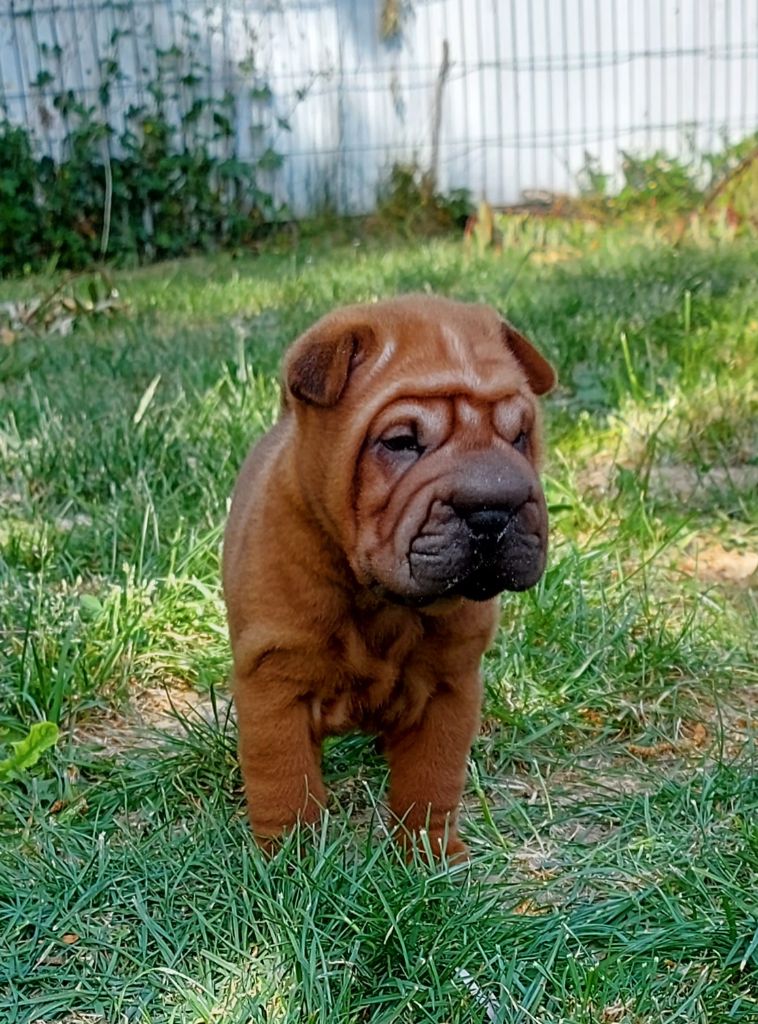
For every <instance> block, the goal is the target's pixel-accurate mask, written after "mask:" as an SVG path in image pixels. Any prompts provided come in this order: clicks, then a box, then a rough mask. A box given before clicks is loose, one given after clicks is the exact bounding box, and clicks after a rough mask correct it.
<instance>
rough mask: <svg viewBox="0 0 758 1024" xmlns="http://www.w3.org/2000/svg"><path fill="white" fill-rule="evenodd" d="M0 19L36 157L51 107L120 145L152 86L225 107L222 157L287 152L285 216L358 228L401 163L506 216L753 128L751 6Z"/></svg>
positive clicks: (319, 5)
mask: <svg viewBox="0 0 758 1024" xmlns="http://www.w3.org/2000/svg"><path fill="white" fill-rule="evenodd" d="M0 3H2V9H0V104H1V105H2V107H3V108H4V110H5V112H6V116H7V117H8V118H9V119H11V120H12V121H14V122H20V123H26V124H27V125H30V126H32V128H33V129H34V132H35V136H36V138H37V140H38V144H39V146H40V147H41V148H43V149H44V150H46V151H48V152H50V153H52V154H56V153H57V152H59V151H60V146H61V141H62V139H63V137H64V135H65V128H66V125H65V123H64V115H63V114H62V113H61V109H60V108H61V105H60V103H58V104H57V105H56V103H55V102H54V101H55V97H56V96H58V97H60V96H61V95H62V94H65V93H67V92H69V91H70V96H69V99H72V98H73V99H75V100H77V101H80V102H83V103H85V104H86V105H89V106H92V107H94V108H95V109H96V110H97V112H98V114H99V115H101V116H102V117H104V118H107V119H108V120H109V121H110V123H111V124H113V125H114V127H115V128H116V129H117V130H118V129H119V128H120V127H121V126H122V125H123V115H124V111H125V110H126V109H127V108H128V107H129V105H130V104H136V103H144V102H146V100H147V101H148V102H149V97H150V92H151V84H154V83H155V80H156V75H157V73H158V71H159V70H160V71H161V74H163V76H164V83H165V82H166V81H168V80H170V81H171V83H173V87H174V89H175V90H176V96H177V97H179V99H181V98H182V97H183V99H184V101H185V107H184V109H187V106H186V101H187V97H188V96H189V98H190V100H191V96H192V95H193V91H194V92H197V93H198V94H201V93H203V92H204V94H205V95H206V96H207V95H211V94H212V95H214V96H216V97H218V98H220V97H222V96H223V95H224V94H225V93H226V94H228V95H229V97H230V100H229V102H230V109H231V110H232V118H233V123H234V136H233V140H232V146H233V149H234V151H235V154H236V155H237V156H239V157H240V158H242V159H250V158H252V157H254V156H256V154H257V155H260V153H261V151H262V148H263V147H265V148H269V147H270V148H272V149H273V150H275V151H276V152H278V153H281V154H282V156H283V157H284V162H283V164H282V166H281V168H280V169H279V170H277V171H276V172H275V173H273V172H272V174H273V180H274V185H275V190H276V193H277V195H278V198H280V199H282V200H286V201H288V202H289V204H290V206H291V207H292V208H293V210H295V211H296V212H298V213H304V212H307V211H309V210H313V209H314V208H316V207H318V206H319V205H322V204H330V205H331V206H333V207H336V208H338V209H340V210H342V211H346V212H358V211H365V210H368V209H370V208H371V207H372V205H373V203H374V201H375V197H376V189H377V184H378V183H379V182H380V181H382V180H384V179H385V178H386V176H387V173H388V171H389V168H390V167H391V165H392V164H393V162H395V161H402V162H410V161H414V160H415V161H417V162H418V163H419V165H420V166H421V167H423V168H429V167H430V166H431V165H436V170H437V173H438V180H439V185H440V187H441V188H443V189H450V188H454V187H466V188H469V189H470V190H471V191H472V193H473V194H474V195H475V196H485V197H486V198H488V199H489V200H490V202H492V203H495V204H507V203H514V202H518V201H519V200H520V199H521V198H522V195H523V192H524V190H529V189H541V190H547V191H550V192H558V193H560V192H572V191H575V190H576V185H577V174H578V173H579V172H580V170H581V168H582V167H583V165H584V164H585V162H586V159H587V156H588V155H589V156H591V157H593V158H596V159H597V161H599V165H600V167H602V168H603V169H604V170H605V171H608V172H614V171H617V170H618V166H619V163H618V161H619V151H620V150H621V149H625V150H628V151H629V150H631V151H633V152H635V153H641V154H645V153H647V154H649V153H651V152H653V151H655V150H659V149H660V150H665V151H667V152H668V153H670V154H680V155H681V154H682V153H684V152H686V153H690V152H700V153H704V152H709V151H713V150H718V149H720V148H722V147H723V145H724V144H725V142H727V141H736V140H737V139H739V138H741V137H743V136H745V135H746V134H747V133H749V132H752V131H754V130H755V129H756V126H758V4H757V3H756V2H755V0H278V2H276V0H270V2H266V0H0ZM104 84H105V85H106V87H105V88H104ZM180 94H181V95H180ZM179 99H177V103H178V102H179ZM190 105H191V103H190ZM227 144H228V143H227Z"/></svg>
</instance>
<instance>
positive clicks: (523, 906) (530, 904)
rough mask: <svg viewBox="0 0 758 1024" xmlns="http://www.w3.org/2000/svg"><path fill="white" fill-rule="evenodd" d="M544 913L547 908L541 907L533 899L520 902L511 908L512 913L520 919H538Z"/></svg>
mask: <svg viewBox="0 0 758 1024" xmlns="http://www.w3.org/2000/svg"><path fill="white" fill-rule="evenodd" d="M546 911H547V907H541V906H540V905H539V903H535V902H534V900H533V899H525V900H522V901H521V902H520V903H519V904H518V905H517V906H515V907H514V908H513V913H514V914H518V915H519V916H520V917H539V915H540V914H544V913H546Z"/></svg>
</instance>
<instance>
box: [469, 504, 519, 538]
mask: <svg viewBox="0 0 758 1024" xmlns="http://www.w3.org/2000/svg"><path fill="white" fill-rule="evenodd" d="M456 511H457V512H458V514H459V515H460V517H461V519H463V521H464V522H465V523H466V526H468V528H469V530H470V531H471V533H472V534H473V535H474V536H475V537H478V538H481V539H482V540H494V539H495V538H497V537H499V536H500V534H502V533H504V532H505V530H506V528H507V526H508V523H509V522H510V521H511V516H512V515H513V510H512V509H505V508H462V509H456Z"/></svg>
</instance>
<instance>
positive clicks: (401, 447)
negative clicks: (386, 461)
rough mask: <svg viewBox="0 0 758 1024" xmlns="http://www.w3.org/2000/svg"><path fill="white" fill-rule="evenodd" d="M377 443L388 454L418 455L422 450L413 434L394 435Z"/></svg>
mask: <svg viewBox="0 0 758 1024" xmlns="http://www.w3.org/2000/svg"><path fill="white" fill-rule="evenodd" d="M379 443H380V444H381V445H382V447H383V448H386V449H387V451H388V452H413V453H414V454H416V455H420V454H421V453H422V452H423V450H424V448H423V446H422V445H420V444H419V442H418V438H417V437H416V435H415V434H396V435H395V436H394V437H383V438H382V439H381V441H380V442H379Z"/></svg>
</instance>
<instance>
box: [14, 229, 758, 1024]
mask: <svg viewBox="0 0 758 1024" xmlns="http://www.w3.org/2000/svg"><path fill="white" fill-rule="evenodd" d="M756 266H758V242H756V241H755V240H752V241H750V240H739V239H738V240H727V239H721V240H719V239H716V240H711V241H707V240H701V241H700V242H699V243H698V244H694V243H688V244H684V245H680V246H678V247H675V246H671V245H669V244H668V243H666V241H665V240H664V239H663V238H662V237H661V236H659V235H657V234H656V233H655V232H653V231H652V230H651V231H643V230H639V231H637V232H634V231H632V230H630V229H608V230H602V231H601V230H600V229H597V230H594V231H591V230H589V229H579V228H572V227H568V226H566V227H561V226H560V225H556V226H553V227H551V228H549V229H548V230H547V231H542V230H540V231H537V230H535V231H534V232H531V231H530V230H529V229H526V230H524V231H523V232H522V233H521V235H519V236H518V237H515V236H514V237H513V238H510V240H509V245H508V248H507V251H505V252H502V253H498V252H492V253H488V254H485V255H481V256H477V255H474V254H471V253H466V252H465V251H464V249H463V247H462V246H461V244H460V242H458V241H441V242H433V243H429V244H420V245H416V246H411V245H406V246H404V247H400V248H387V247H386V246H382V247H380V246H379V245H378V244H376V243H375V244H371V243H365V242H363V243H362V244H360V245H358V244H355V245H351V244H349V243H345V244H339V245H328V244H326V242H322V243H321V244H316V243H310V244H309V245H308V246H306V245H305V244H302V245H301V246H300V247H299V248H297V249H295V250H294V251H288V252H282V253H277V252H270V253H267V254H264V255H262V256H260V257H257V258H253V257H245V258H241V259H236V260H234V259H232V258H231V257H217V258H212V259H210V258H209V259H200V258H198V259H195V260H190V261H187V262H183V263H176V264H166V265H163V266H159V267H155V268H151V269H146V270H140V271H135V272H128V273H127V272H123V273H118V274H117V275H116V282H117V285H118V288H119V290H120V293H121V296H122V298H123V299H124V301H125V302H126V303H127V309H126V310H125V311H123V312H121V313H119V314H117V315H115V316H111V317H109V318H103V319H102V320H97V319H94V318H85V320H84V322H82V323H81V324H80V325H79V326H78V327H77V328H76V330H75V331H74V332H73V333H72V334H71V335H70V336H68V337H57V336H56V337H47V338H46V337H38V336H28V337H23V336H22V337H18V338H16V339H15V340H14V341H13V343H12V344H9V345H6V346H5V347H3V346H1V345H0V645H1V647H0V653H1V654H2V658H1V660H0V727H2V728H3V729H4V732H5V735H4V739H5V743H6V745H7V744H8V743H10V742H11V741H12V740H14V739H18V738H19V736H21V735H23V734H24V733H25V732H26V731H27V730H28V728H29V726H30V725H31V724H32V723H33V722H35V721H39V720H41V719H45V718H46V719H50V720H53V721H55V722H57V723H59V725H60V727H61V735H60V739H59V742H58V744H57V746H56V747H55V749H53V750H51V751H49V752H48V753H47V754H45V755H44V757H43V758H42V759H41V760H40V761H39V762H38V764H37V765H36V766H34V767H33V768H32V769H30V770H29V771H27V772H25V773H24V774H22V775H21V776H20V777H19V778H16V779H13V780H6V781H4V782H3V781H0V799H1V801H2V805H1V806H0V826H1V829H2V833H1V835H0V949H1V950H2V955H1V956H0V1021H2V1022H3V1024H15V1022H32V1021H39V1022H45V1024H52V1022H66V1024H99V1022H108V1024H110V1022H113V1024H164V1022H166V1024H168V1022H177V1024H179V1022H188V1024H189V1022H208V1024H211V1022H213V1024H216V1022H219V1024H233V1022H234V1024H249V1022H261V1024H263V1022H267V1024H274V1022H276V1024H284V1022H288V1024H301V1022H304V1021H313V1022H317V1021H318V1022H321V1021H324V1022H327V1021H328V1022H344V1024H348V1022H361V1021H367V1022H368V1021H371V1022H377V1024H389V1022H394V1021H398V1022H408V1024H411V1022H412V1024H418V1022H423V1021H428V1022H438V1024H442V1022H446V1024H452V1022H461V1024H462V1022H479V1021H481V1022H490V1021H498V1022H508V1024H515V1022H523V1024H531V1022H541V1024H547V1022H551V1024H552V1022H555V1024H557V1022H572V1024H603V1022H606V1024H607V1022H621V1024H642V1022H644V1024H648V1022H649V1024H668V1022H672V1024H673V1022H689V1021H692V1022H699V1024H721V1022H724V1024H726V1022H727V1021H729V1022H732V1021H734V1022H745V1024H747V1022H748V1021H756V1020H758V777H757V775H756V750H755V732H756V722H757V720H758V711H757V710H756V709H757V708H758V687H757V684H758V676H757V673H756V660H755V658H756V650H755V638H756V618H757V616H756V603H755V597H754V592H753V591H751V587H750V583H751V574H752V580H753V581H754V580H755V572H754V570H755V565H756V562H757V561H758V559H757V558H756V551H757V550H758V531H757V530H756V507H757V506H758V501H757V500H756V494H757V492H758V460H757V459H756V452H757V450H758V445H757V444H756V419H757V417H756V411H757V410H756V379H755V368H756V362H757V356H758V351H757V350H758V283H757V279H756ZM50 288H51V283H50V281H45V280H41V279H35V280H28V281H23V282H9V281H6V282H4V283H0V302H2V301H5V300H10V299H19V298H23V297H29V296H32V295H35V294H39V293H43V292H46V291H49V289H50ZM425 289H431V290H434V291H439V292H441V293H444V294H448V295H451V296H453V297H457V298H462V299H476V300H483V301H487V302H491V303H493V304H495V305H497V306H499V307H500V308H501V309H502V310H503V311H504V312H507V315H508V316H509V318H510V319H511V320H513V321H514V322H515V323H516V324H517V325H518V326H519V327H520V328H522V329H523V330H525V331H526V332H527V333H528V334H529V335H530V336H531V337H532V338H533V340H534V341H535V342H536V343H537V344H538V345H539V346H540V348H541V349H542V350H543V351H545V352H546V354H547V355H548V356H549V357H550V358H551V359H552V360H553V361H554V362H555V364H556V366H557V367H558V370H559V374H560V380H561V383H560V386H559V388H558V389H557V390H556V392H555V393H554V394H553V395H552V396H550V397H549V399H548V400H547V403H546V407H547V411H548V424H549V436H550V439H551V441H550V449H549V450H550V454H549V458H548V464H547V467H546V485H547V494H548V502H549V505H550V508H551V536H552V542H551V544H552V547H551V556H550V565H549V569H548V571H547V573H546V575H545V577H544V579H543V581H542V582H541V583H540V585H539V586H538V587H537V588H536V589H535V590H533V591H531V592H529V593H527V594H523V595H507V596H506V597H505V598H504V599H503V625H502V630H501V632H500V634H499V637H498V639H497V641H496V644H495V646H494V648H493V650H492V651H491V652H490V653H489V654H488V655H487V657H486V660H485V676H486V684H487V698H486V706H485V716H484V723H483V728H482V733H481V735H480V737H479V738H478V740H477V742H476V745H475V747H474V750H473V753H472V760H471V776H470V782H469V786H468V789H467V792H466V797H465V809H464V814H463V822H462V831H463V833H464V835H465V836H466V838H467V840H468V842H469V844H470V846H471V847H472V850H473V852H474V858H473V860H472V863H471V864H470V866H467V867H463V868H455V869H451V870H445V869H444V867H443V868H438V869H435V870H431V869H429V868H426V867H424V866H423V865H420V864H416V865H411V866H406V865H405V864H404V863H403V862H402V860H401V859H400V858H399V857H398V855H397V853H396V851H395V849H394V848H393V846H392V844H391V842H388V841H387V840H386V838H385V837H384V835H383V833H382V829H381V824H380V817H379V814H378V810H379V808H380V807H381V801H382V792H383V786H384V783H385V771H384V767H383V764H382V762H381V761H380V760H379V759H378V758H377V757H376V755H375V754H374V752H373V746H372V745H371V743H369V742H367V741H365V740H364V739H363V738H360V737H347V738H345V739H341V740H339V741H334V742H332V743H330V744H329V745H328V747H327V749H326V752H325V772H326V777H327V779H328V781H329V783H330V789H331V793H332V803H331V805H330V809H329V814H328V817H327V820H326V821H325V823H324V827H323V829H322V830H320V831H319V832H318V834H316V835H308V836H307V837H300V839H301V842H300V843H299V844H298V842H297V838H298V837H295V838H294V839H292V840H291V841H290V842H289V843H288V844H286V845H285V847H284V849H283V850H282V851H281V852H280V853H279V854H278V855H277V856H276V857H274V858H273V859H272V860H270V861H267V860H266V859H265V858H263V857H262V856H261V855H260V854H259V853H258V851H257V850H256V848H255V847H254V845H253V843H252V841H251V839H250V836H249V834H248V830H247V825H246V821H245V818H244V809H243V806H242V800H241V794H240V779H239V774H238V770H237V766H236V763H235V754H234V747H235V737H234V724H233V721H231V720H230V719H229V714H228V703H227V697H226V692H225V686H226V677H227V674H228V668H229V652H228V648H227V641H226V636H225V625H224V617H223V607H222V603H221V598H220V587H219V545H220V538H221V530H222V525H223V521H224V517H225V513H226V508H227V502H228V497H229V494H230V491H231V487H232V484H233V481H234V478H235V475H236V471H237V469H238V467H239V464H240V462H241V460H242V458H243V456H244V453H245V451H246V449H247V447H248V445H249V443H250V442H251V440H252V439H253V438H254V437H255V436H256V435H257V434H258V433H260V431H262V430H263V429H265V427H266V426H267V425H268V424H269V423H270V422H271V420H272V417H273V416H274V414H275V409H276V404H277V384H276V379H277V367H278V363H279V359H280V355H281V352H282V349H283V347H284V346H285V344H286V343H287V342H289V341H290V340H292V339H293V338H294V337H295V336H296V335H297V334H298V332H300V331H301V330H302V329H304V328H305V327H306V326H307V325H308V324H310V323H311V322H312V321H313V320H314V319H316V318H317V317H318V316H320V315H321V314H323V313H325V312H326V311H327V310H329V309H331V308H332V307H334V306H335V305H338V304H341V303H345V302H349V301H356V300H366V299H370V298H371V297H373V296H384V295H392V294H396V293H398V292H402V291H410V290H425ZM162 694H165V695H164V696H163V699H162V701H161V695H162ZM193 695H194V697H193ZM169 700H170V701H172V702H173V703H174V704H175V705H176V707H177V709H178V710H177V711H176V713H175V715H174V716H173V717H170V718H169V719H167V718H166V716H165V715H163V714H158V710H160V707H161V704H162V705H163V706H164V710H165V706H166V705H167V704H168V703H169ZM195 700H196V701H198V702H199V705H198V709H197V710H192V705H193V703H194V702H195ZM141 723H142V724H141ZM145 723H146V724H145ZM7 751H8V747H7V746H6V747H5V748H4V753H3V752H0V758H1V757H2V756H5V754H7Z"/></svg>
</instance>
